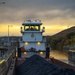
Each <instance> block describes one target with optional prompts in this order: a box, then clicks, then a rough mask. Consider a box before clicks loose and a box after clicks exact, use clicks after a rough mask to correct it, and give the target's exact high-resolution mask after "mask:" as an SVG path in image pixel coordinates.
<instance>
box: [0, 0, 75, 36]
mask: <svg viewBox="0 0 75 75" xmlns="http://www.w3.org/2000/svg"><path fill="white" fill-rule="evenodd" d="M1 2H5V4H1ZM28 19H29V20H36V19H40V20H41V22H42V23H43V25H42V27H43V26H44V27H45V32H44V35H54V34H56V33H58V32H60V31H62V30H64V29H67V28H70V27H72V26H75V0H0V36H7V35H8V26H9V35H10V36H14V35H16V36H20V35H21V33H20V27H21V26H22V23H23V22H24V21H25V20H28Z"/></svg>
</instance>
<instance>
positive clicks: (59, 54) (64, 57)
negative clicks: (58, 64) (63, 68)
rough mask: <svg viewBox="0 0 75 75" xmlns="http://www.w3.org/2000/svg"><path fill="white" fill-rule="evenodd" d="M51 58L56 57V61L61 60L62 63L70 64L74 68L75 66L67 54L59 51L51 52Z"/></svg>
mask: <svg viewBox="0 0 75 75" xmlns="http://www.w3.org/2000/svg"><path fill="white" fill-rule="evenodd" d="M50 56H51V57H54V58H55V59H58V60H60V61H62V62H65V63H68V64H70V65H72V66H75V64H74V63H70V62H69V61H68V54H67V52H61V51H58V50H51V53H50Z"/></svg>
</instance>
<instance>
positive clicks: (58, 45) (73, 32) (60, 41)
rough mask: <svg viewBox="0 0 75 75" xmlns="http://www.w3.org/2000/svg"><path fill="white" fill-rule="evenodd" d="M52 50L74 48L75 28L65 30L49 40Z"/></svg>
mask: <svg viewBox="0 0 75 75" xmlns="http://www.w3.org/2000/svg"><path fill="white" fill-rule="evenodd" d="M47 43H48V44H50V46H51V48H52V49H58V50H63V47H64V46H65V47H67V46H68V47H69V48H71V47H72V48H73V47H74V46H75V26H74V27H71V28H69V29H66V30H63V31H61V32H59V33H57V34H55V35H53V36H50V37H49V39H47Z"/></svg>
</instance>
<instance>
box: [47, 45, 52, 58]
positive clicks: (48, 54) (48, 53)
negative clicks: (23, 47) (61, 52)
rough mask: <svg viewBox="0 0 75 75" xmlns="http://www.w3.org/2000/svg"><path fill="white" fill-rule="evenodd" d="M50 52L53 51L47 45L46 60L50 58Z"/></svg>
mask: <svg viewBox="0 0 75 75" xmlns="http://www.w3.org/2000/svg"><path fill="white" fill-rule="evenodd" d="M50 50H51V48H50V46H49V45H47V47H46V58H49V56H50Z"/></svg>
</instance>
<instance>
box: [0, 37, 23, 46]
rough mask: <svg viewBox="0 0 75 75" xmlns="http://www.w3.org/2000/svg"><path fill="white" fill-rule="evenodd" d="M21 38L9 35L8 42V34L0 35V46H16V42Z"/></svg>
mask: <svg viewBox="0 0 75 75" xmlns="http://www.w3.org/2000/svg"><path fill="white" fill-rule="evenodd" d="M21 40H22V37H21V36H9V42H8V36H2V37H0V46H3V47H8V45H9V46H10V47H16V46H17V43H18V42H19V41H21Z"/></svg>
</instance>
